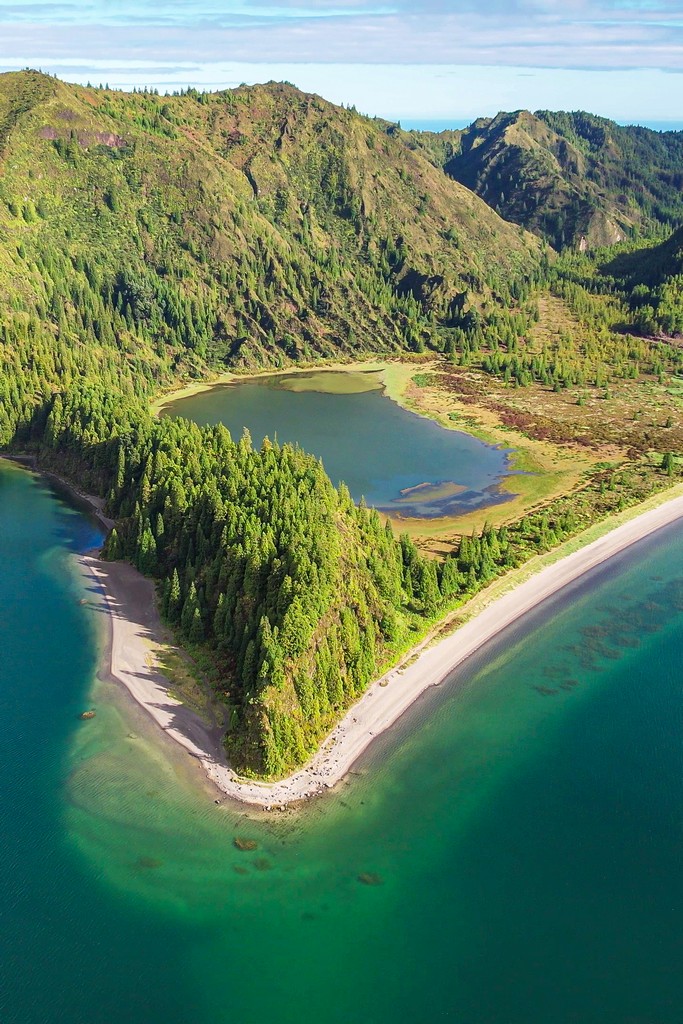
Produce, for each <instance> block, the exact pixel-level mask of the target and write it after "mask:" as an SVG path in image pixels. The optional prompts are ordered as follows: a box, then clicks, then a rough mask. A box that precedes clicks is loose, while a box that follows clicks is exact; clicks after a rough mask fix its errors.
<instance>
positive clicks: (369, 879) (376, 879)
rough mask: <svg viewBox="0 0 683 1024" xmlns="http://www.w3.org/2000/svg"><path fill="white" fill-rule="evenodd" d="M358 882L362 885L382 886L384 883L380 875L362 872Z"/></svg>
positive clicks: (372, 872)
mask: <svg viewBox="0 0 683 1024" xmlns="http://www.w3.org/2000/svg"><path fill="white" fill-rule="evenodd" d="M358 881H359V882H360V883H361V885H382V884H383V881H382V878H381V876H380V875H378V874H375V872H374V871H361V873H360V875H358Z"/></svg>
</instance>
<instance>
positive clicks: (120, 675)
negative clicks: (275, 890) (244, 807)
mask: <svg viewBox="0 0 683 1024" xmlns="http://www.w3.org/2000/svg"><path fill="white" fill-rule="evenodd" d="M676 490H677V491H678V493H677V495H676V496H675V497H671V498H670V499H668V500H666V498H665V500H664V501H663V502H662V503H661V504H659V505H657V506H655V507H650V508H648V509H647V511H643V512H642V513H641V514H639V515H636V517H635V518H632V519H630V520H629V521H627V522H625V523H622V524H621V525H620V526H616V527H615V528H614V529H612V530H611V531H610V532H608V533H606V534H605V535H604V536H601V537H600V538H599V539H597V540H594V541H592V542H591V543H588V544H586V545H585V546H584V547H581V548H579V549H578V550H575V551H573V552H572V553H571V554H568V555H566V556H565V557H562V558H560V559H559V560H558V561H556V562H554V563H553V564H550V565H546V566H545V567H544V568H541V569H540V571H538V572H536V573H535V574H534V575H532V576H530V577H529V578H527V579H525V580H524V581H523V582H521V583H520V584H519V585H517V586H515V587H514V588H513V589H511V590H509V591H507V592H506V593H504V594H502V595H501V596H499V597H496V598H495V599H492V600H491V601H490V603H489V604H487V605H485V606H484V608H483V610H482V611H480V612H479V613H478V614H476V615H475V616H474V617H473V618H471V619H470V620H469V621H467V622H465V624H464V625H462V626H460V627H459V628H458V629H457V630H456V631H455V632H454V633H452V634H451V635H449V636H446V637H445V638H444V639H442V640H440V641H439V642H438V643H436V644H434V645H433V646H427V642H423V644H422V645H418V647H417V648H416V651H419V653H417V656H416V657H415V658H414V660H413V661H412V662H411V663H410V664H408V665H407V667H405V668H394V669H392V670H391V671H389V672H388V673H387V674H386V675H385V676H383V677H382V678H381V679H378V680H377V681H376V682H374V683H373V684H372V685H371V686H370V687H369V688H368V690H367V691H366V692H365V694H364V695H363V697H361V698H360V700H359V701H358V702H357V703H356V704H355V705H354V706H353V707H352V708H351V709H350V710H349V711H348V712H347V714H346V715H345V716H344V718H343V719H342V720H341V721H340V722H339V724H338V725H337V726H336V727H335V729H334V730H333V731H332V733H331V734H330V735H329V736H328V737H327V739H326V740H325V741H324V742H323V744H322V745H321V747H320V749H319V751H318V752H317V753H316V754H315V755H314V757H313V758H312V759H311V761H310V762H309V763H308V764H307V765H306V766H305V767H304V768H302V769H301V770H300V771H298V772H296V773H295V774H293V775H291V776H290V777H289V778H287V779H283V780H282V781H279V782H274V783H259V782H252V781H246V780H245V781H243V780H240V779H239V778H238V776H236V774H235V773H234V772H233V771H232V769H231V768H230V767H229V765H228V764H227V762H226V759H225V755H224V753H223V746H222V743H221V735H220V731H219V730H215V729H214V730H211V729H210V728H209V727H208V726H206V725H205V724H204V722H203V721H202V720H201V719H200V718H199V717H198V716H197V715H195V714H194V713H193V712H192V711H190V710H189V709H188V708H186V707H185V706H184V705H183V704H181V703H180V702H179V701H177V700H176V699H175V698H173V697H172V696H171V695H170V694H169V691H168V687H169V683H168V681H167V680H166V679H165V678H164V676H163V675H162V674H161V673H160V672H159V671H158V670H157V669H156V668H154V667H152V665H153V658H152V651H153V648H154V645H155V644H159V643H163V642H164V637H163V631H162V626H161V623H160V620H159V616H158V613H157V611H156V604H155V599H154V587H153V584H152V583H151V581H150V580H148V579H145V578H144V577H143V576H141V575H140V574H139V573H138V572H137V571H136V570H135V569H134V568H133V567H132V566H130V565H128V564H126V563H121V562H116V563H111V562H103V561H101V560H99V559H97V558H93V557H89V556H86V557H84V558H83V562H84V564H85V565H86V566H87V568H88V571H89V572H90V574H91V576H92V577H93V579H94V580H95V581H96V582H97V584H98V586H99V587H100V588H101V589H102V591H103V593H104V595H105V600H106V605H107V608H108V610H109V614H110V621H111V644H110V650H109V657H108V661H109V664H108V665H107V666H106V668H107V674H109V675H111V676H112V677H113V678H114V679H115V680H117V681H118V682H120V683H121V684H122V685H123V686H124V687H125V688H126V689H127V690H128V692H129V693H130V694H131V696H132V697H133V698H134V699H135V700H136V701H137V702H138V704H140V706H141V707H143V708H144V709H145V710H146V711H147V712H148V713H149V714H150V715H151V716H152V718H153V719H154V720H155V721H156V722H157V723H158V724H159V725H160V726H161V728H162V729H163V730H164V731H165V732H166V733H167V734H168V735H169V736H170V737H171V738H172V739H174V740H175V741H176V742H178V743H180V744H181V745H182V746H183V747H185V749H186V750H187V751H188V752H189V753H190V754H191V755H192V756H193V757H195V758H197V759H198V760H199V762H200V763H201V765H202V767H203V768H204V770H205V772H206V774H207V776H208V777H209V779H210V780H211V781H212V782H213V783H214V784H215V786H216V787H217V788H218V789H219V790H221V792H222V793H224V794H225V795H226V796H228V797H229V798H231V799H234V800H238V801H240V802H242V803H247V804H251V805H255V806H260V807H262V808H269V809H270V808H277V807H284V806H286V805H289V804H292V803H296V802H299V801H302V800H306V799H308V798H309V797H312V796H315V795H317V794H319V793H321V792H323V791H325V790H326V789H330V788H332V787H333V786H334V785H336V784H337V783H338V782H339V781H341V780H342V779H343V778H344V776H345V775H347V773H348V772H349V770H350V769H351V768H352V766H353V765H354V763H355V762H356V761H357V760H358V758H359V757H360V755H361V754H362V753H363V752H364V751H365V750H366V749H367V747H368V746H369V745H370V744H371V743H372V741H373V740H374V739H375V738H376V737H377V736H378V735H380V734H381V733H383V732H385V731H386V730H387V729H389V728H390V727H391V726H392V725H393V724H394V723H395V722H396V721H397V720H398V719H399V718H400V717H401V716H402V715H403V714H404V713H405V711H406V710H407V709H408V708H409V707H410V706H411V705H412V704H413V703H414V702H415V701H416V700H417V698H418V697H420V696H421V695H422V694H423V693H424V692H425V691H426V690H428V689H429V688H430V687H432V686H436V685H439V684H440V683H442V682H443V681H444V679H446V677H447V676H449V675H450V674H451V673H452V672H453V671H454V670H455V669H456V668H458V667H459V666H460V665H462V664H463V662H465V661H466V660H467V659H468V658H469V657H470V656H471V655H473V654H474V653H475V652H476V651H478V650H479V649H480V648H481V647H482V646H483V645H484V644H486V643H487V642H488V641H489V640H491V639H493V638H494V637H495V636H496V635H497V634H498V633H500V632H501V631H502V630H503V629H505V628H506V627H507V626H509V625H511V624H512V623H514V622H516V621H518V620H520V619H522V618H523V616H524V615H526V614H528V613H529V612H531V611H532V610H533V609H534V608H536V607H537V606H538V605H539V604H541V603H542V602H543V601H545V600H546V599H547V598H549V597H551V596H552V595H553V594H555V593H557V592H558V591H559V590H561V589H562V588H563V587H565V586H567V585H568V584H569V583H572V582H573V581H574V580H576V579H578V578H579V577H581V576H582V575H583V574H584V573H586V572H588V571H589V570H590V569H593V568H595V567H596V566H598V565H600V564H602V563H603V562H606V561H607V560H609V559H610V558H612V557H614V556H615V555H617V554H619V553H620V552H622V551H624V550H626V549H627V548H629V547H630V546H631V545H633V544H635V543H637V542H638V541H639V540H642V539H643V538H645V537H647V536H649V535H650V534H652V533H654V532H656V531H657V530H659V529H661V528H662V527H664V526H667V525H669V524H671V523H673V522H675V521H676V520H678V519H681V518H683V494H681V493H680V490H681V489H680V488H676ZM648 504H651V503H648ZM482 597H483V598H484V599H485V597H486V595H485V594H483V595H479V596H478V597H477V598H475V601H477V603H478V604H481V601H482ZM461 612H464V613H467V608H466V607H465V608H463V609H461ZM420 647H422V648H423V649H422V650H420Z"/></svg>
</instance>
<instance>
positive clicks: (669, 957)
mask: <svg viewBox="0 0 683 1024" xmlns="http://www.w3.org/2000/svg"><path fill="white" fill-rule="evenodd" d="M681 536H682V533H681V527H680V526H678V527H674V528H671V529H668V530H667V531H664V532H663V533H662V534H660V535H659V537H657V538H655V539H653V540H649V541H647V542H646V543H645V544H643V545H641V546H640V547H639V548H638V549H635V550H633V551H631V553H630V554H629V556H628V557H625V558H624V557H621V558H619V559H617V560H614V561H613V562H611V563H609V565H608V566H607V567H603V568H602V569H601V570H599V571H597V572H595V573H592V574H591V575H590V576H589V577H588V578H586V579H584V581H583V582H580V583H577V584H576V585H574V586H573V587H572V588H571V592H570V594H569V595H567V594H565V595H563V596H558V597H556V598H555V599H553V601H552V602H551V603H550V605H548V606H546V607H545V608H543V609H542V610H541V611H539V612H538V613H537V614H536V615H535V616H533V618H531V619H530V620H528V621H527V622H526V623H525V625H524V627H521V626H518V627H516V628H515V629H513V630H509V631H508V632H507V634H506V635H505V636H504V637H503V638H502V639H501V640H500V641H499V642H497V643H496V644H495V645H493V646H489V648H487V650H486V651H485V652H482V654H481V655H480V656H478V658H477V659H476V660H474V661H472V662H471V663H470V665H469V666H468V668H467V670H466V671H464V672H461V673H459V674H458V676H457V678H456V679H455V680H454V681H453V683H452V684H451V685H449V686H446V687H444V688H443V689H442V690H440V691H439V690H436V691H434V692H433V693H432V694H430V695H429V696H428V697H427V698H425V699H423V700H422V701H421V702H420V703H419V705H418V706H417V708H416V709H415V710H414V712H412V713H410V714H409V715H407V716H406V717H405V718H404V720H403V722H402V723H401V724H400V726H399V728H398V729H396V730H394V732H393V733H392V734H390V735H387V736H385V737H382V738H381V739H380V740H379V742H378V744H377V745H376V746H375V748H374V750H373V751H372V752H371V755H370V757H368V758H366V759H364V760H363V762H362V763H361V764H360V765H359V766H358V767H357V770H356V772H354V774H353V775H352V776H351V777H350V778H349V779H348V780H347V782H346V783H345V784H344V785H343V786H342V787H340V789H339V791H338V792H337V793H336V794H333V795H331V796H330V797H328V798H325V799H322V800H320V801H318V802H316V803H314V804H312V805H311V806H309V807H308V808H306V811H305V813H304V814H303V815H299V816H297V815H294V814H292V815H287V816H283V817H279V816H278V817H269V816H258V815H253V814H252V813H251V812H246V811H244V810H242V809H233V808H227V807H226V806H219V807H217V806H216V805H215V804H214V803H213V796H212V794H210V793H208V792H207V791H206V789H205V788H204V787H203V786H202V783H201V779H200V776H199V775H198V774H197V771H196V767H195V765H194V763H193V762H192V760H191V759H190V758H187V757H186V756H185V755H184V754H183V753H182V752H181V751H180V750H178V749H177V748H176V747H175V746H173V744H171V743H170V742H168V741H166V739H165V737H163V736H161V735H160V734H159V733H158V732H157V731H156V730H154V729H153V728H152V727H151V725H150V724H149V723H148V722H147V720H146V718H144V716H143V715H142V713H141V712H139V711H138V709H136V708H135V707H132V706H131V704H130V702H129V701H128V700H127V698H126V697H125V696H124V695H122V694H120V693H119V691H118V689H116V688H114V687H112V686H108V685H104V684H97V685H96V687H95V690H94V693H91V690H90V684H91V679H92V673H93V671H94V668H95V658H96V645H95V627H96V624H97V621H98V613H97V612H96V611H94V610H93V609H92V608H91V607H90V604H89V602H90V599H91V596H92V595H91V594H90V593H89V592H88V591H87V590H84V589H83V584H82V583H81V582H80V581H79V580H78V579H77V578H76V577H75V576H74V575H73V573H72V571H71V570H70V568H69V552H70V551H72V550H75V549H79V548H83V547H87V546H88V545H90V544H92V543H94V542H96V540H97V530H96V529H95V528H94V527H92V526H91V525H90V524H89V523H88V522H87V520H86V519H85V518H84V517H83V516H82V515H80V514H78V513H76V512H74V511H73V510H71V509H70V508H69V507H68V506H67V505H65V504H63V502H61V501H60V500H58V499H57V498H56V496H55V495H54V494H53V493H52V491H51V490H50V489H49V488H48V487H46V486H45V485H44V484H43V483H41V482H40V481H39V480H37V479H36V478H34V477H32V476H30V475H29V474H27V473H24V472H22V471H20V470H18V469H14V468H4V467H3V466H2V464H0V564H2V567H3V572H2V573H1V574H0V609H1V611H2V614H1V615H0V644H1V645H2V646H1V650H2V660H1V662H0V681H1V684H0V685H1V689H0V702H1V703H2V709H3V729H2V730H1V732H0V817H1V819H2V821H1V826H2V832H3V844H2V853H1V858H2V860H1V863H2V871H1V872H0V905H1V906H2V908H3V913H2V923H1V925H0V941H1V943H2V948H1V949H0V955H1V956H2V963H3V971H2V977H1V979H0V986H1V987H0V1017H1V1019H2V1020H3V1024H5V1022H7V1024H63V1022H66V1021H68V1022H69V1024H105V1022H106V1024H111V1022H112V1021H114V1022H116V1021H122V1022H123V1021H126V1024H189V1022H197V1024H205V1022H206V1024H208V1022H212V1024H213V1022H218V1024H228V1022H235V1021H237V1022H239V1024H263V1022H264V1021H270V1020H273V1021H278V1022H283V1024H295V1022H296V1024H336V1022H340V1024H341V1022H345V1024H346V1022H349V1021H358V1022H361V1021H362V1022H364V1024H365V1022H372V1024H389V1022H391V1024H404V1022H405V1024H413V1022H414V1021H423V1020H429V1021H441V1020H444V1021H446V1020H456V1021H459V1022H463V1024H577V1022H580V1024H625V1022H627V1021H634V1022H635V1021H648V1022H656V1024H680V1007H681V1005H683V976H682V974H681V971H680V948H681V924H680V922H681V919H682V916H683V915H682V912H683V877H682V876H681V872H680V851H681V849H682V848H683V825H682V822H683V771H682V770H681V769H682V768H683V762H682V754H681V749H682V748H681V734H682V732H683V728H682V727H683V710H682V708H683V705H682V703H681V685H682V684H681V673H680V650H681V643H682V642H683V545H681ZM569 597H571V601H569V600H568V598H569ZM84 599H85V600H86V601H88V604H86V605H82V604H81V603H80V602H81V601H82V600H84ZM91 705H92V706H94V707H95V708H96V710H97V717H96V718H95V719H93V720H92V721H90V722H79V721H78V714H79V713H80V712H81V711H82V710H83V709H84V708H85V707H90V706H91ZM236 836H241V837H244V838H248V839H252V840H255V841H256V842H257V843H258V848H257V849H256V850H253V851H251V852H242V851H240V850H238V849H236V848H235V846H234V844H233V840H234V838H235V837H236ZM361 876H365V882H363V881H359V877H361ZM368 881H370V882H376V883H378V884H366V883H367V882H368Z"/></svg>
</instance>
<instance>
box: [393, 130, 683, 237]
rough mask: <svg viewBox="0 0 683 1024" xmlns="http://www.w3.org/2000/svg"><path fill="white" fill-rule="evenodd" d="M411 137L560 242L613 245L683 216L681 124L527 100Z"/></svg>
mask: <svg viewBox="0 0 683 1024" xmlns="http://www.w3.org/2000/svg"><path fill="white" fill-rule="evenodd" d="M409 134H410V135H411V136H412V137H413V144H414V145H415V146H416V147H417V148H418V149H420V150H421V151H423V152H424V153H425V155H427V156H428V157H429V158H430V159H431V160H432V161H433V162H435V163H437V164H439V165H440V166H443V167H444V168H445V170H446V172H447V173H448V174H449V175H451V176H452V177H453V178H455V179H457V180H458V181H460V182H462V183H463V184H464V185H466V186H467V187H468V188H470V189H472V190H474V191H475V192H476V193H477V194H478V195H480V196H481V197H482V198H483V199H485V200H486V202H487V203H488V204H489V205H490V206H491V207H492V208H493V209H495V210H497V211H498V212H499V213H500V214H501V215H502V216H503V217H505V219H506V220H510V221H513V222H514V223H516V224H521V225H523V226H524V227H526V228H528V229H529V230H531V231H534V232H535V233H537V234H539V235H541V236H542V237H544V238H545V239H546V240H547V241H549V242H550V243H551V245H553V246H554V247H555V248H557V249H561V248H564V247H565V246H579V245H581V244H584V245H586V246H588V247H591V248H592V247H595V246H602V245H611V244H614V243H616V242H619V241H621V240H622V239H624V238H626V237H629V236H631V235H633V234H634V233H635V234H643V235H647V234H650V233H652V232H653V231H654V232H655V233H657V232H660V233H661V231H662V228H669V229H671V227H672V226H673V225H675V224H677V223H680V222H681V221H682V220H683V191H682V189H683V133H682V132H664V133H661V132H655V131H651V130H650V129H648V128H641V127H637V126H633V125H631V126H626V127H624V126H621V125H617V124H615V123H614V122H613V121H609V120H607V119H605V118H601V117H596V116H595V115H592V114H586V113H583V112H575V113H564V112H559V113H553V112H551V111H537V112H536V113H535V114H531V113H529V111H526V110H521V111H515V112H514V113H500V114H498V115H497V116H496V117H494V118H480V119H479V120H477V121H475V122H474V123H473V124H472V125H470V126H469V127H468V128H466V129H464V130H463V131H460V132H456V131H453V132H445V133H443V134H442V135H432V136H428V135H424V136H423V135H420V136H417V133H409Z"/></svg>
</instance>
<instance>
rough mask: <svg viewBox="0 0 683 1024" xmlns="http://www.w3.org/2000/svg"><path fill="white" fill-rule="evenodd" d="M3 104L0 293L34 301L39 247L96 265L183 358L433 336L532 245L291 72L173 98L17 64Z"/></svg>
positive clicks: (526, 257) (234, 361)
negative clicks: (286, 78) (260, 82)
mask: <svg viewBox="0 0 683 1024" xmlns="http://www.w3.org/2000/svg"><path fill="white" fill-rule="evenodd" d="M0 111H1V112H2V113H1V114H0V124H2V125H3V128H2V134H1V136H0V137H1V138H2V140H3V143H2V145H3V155H2V177H1V179H0V295H1V294H3V291H4V293H5V295H7V296H12V295H13V294H14V289H15V287H16V283H17V278H18V277H20V278H22V279H23V281H24V284H23V287H22V289H21V290H22V291H23V292H24V294H25V295H26V296H27V299H29V300H30V298H31V296H33V295H35V293H36V292H38V291H39V290H41V289H42V280H43V278H44V274H43V273H42V272H41V269H40V268H41V264H42V261H43V260H44V259H49V260H53V261H54V260H57V262H58V263H61V264H62V265H63V274H64V275H66V276H68V274H70V273H72V272H73V267H74V266H75V267H76V272H77V273H84V274H85V276H86V278H89V269H91V268H95V267H96V268H97V270H96V276H97V284H96V290H97V291H98V292H101V291H102V289H103V288H104V289H106V290H107V292H108V296H109V299H110V301H111V303H112V304H113V305H114V306H117V307H118V306H120V307H121V308H120V312H121V313H122V314H123V316H124V318H125V319H126V321H127V323H128V326H129V327H130V326H133V327H134V328H135V329H136V330H141V331H143V332H146V333H147V334H149V335H150V337H151V336H152V335H154V336H155V337H157V338H158V331H159V329H161V330H162V332H163V334H164V335H165V337H164V342H165V343H166V345H169V344H170V346H171V347H172V348H173V349H174V350H178V351H179V353H180V354H179V356H178V358H180V359H181V362H182V365H183V368H186V369H188V370H191V369H192V368H194V369H196V370H198V371H199V370H200V368H201V366H202V364H203V362H204V361H205V360H208V361H210V362H212V363H216V362H221V361H222V362H224V363H227V364H229V365H232V366H234V365H242V366H249V365H263V364H275V365H280V364H283V363H286V362H288V361H292V360H297V359H301V358H312V357H315V356H328V357H329V356H338V355H339V354H342V353H348V354H354V353H357V352H358V351H362V350H368V349H377V350H380V349H381V350H385V351H386V350H388V349H392V348H393V349H397V350H399V349H402V348H409V349H415V350H421V349H422V348H423V347H424V346H425V345H429V344H431V343H432V342H433V340H434V338H435V330H436V327H437V326H438V325H439V324H440V323H442V322H448V323H450V322H452V321H453V319H454V317H456V316H457V314H459V313H461V312H462V311H463V307H464V306H465V304H466V303H467V304H468V305H469V304H470V303H472V304H473V305H474V306H475V307H481V306H483V304H485V303H486V301H487V300H488V299H490V298H492V297H493V298H499V299H503V300H505V298H506V297H508V296H509V288H510V284H511V283H512V282H513V281H514V280H515V279H516V278H519V277H520V275H526V274H528V272H529V270H530V267H531V266H532V262H533V259H534V250H535V242H534V240H533V239H532V238H531V237H530V236H529V237H523V236H521V235H520V234H519V232H518V231H516V230H515V229H514V228H513V227H511V226H510V225H508V224H506V223H504V222H503V221H502V220H501V219H500V218H499V217H497V216H496V215H495V214H494V213H492V211H490V210H489V209H488V208H487V207H486V205H485V204H484V203H482V202H481V201H480V200H478V199H477V198H476V197H475V196H473V195H472V194H471V193H470V192H468V191H467V190H466V189H464V188H463V187H462V186H460V185H459V184H458V183H456V182H453V181H449V180H447V179H446V180H444V177H443V175H441V174H440V173H439V172H438V170H437V169H435V168H434V167H433V166H431V165H430V164H429V163H428V162H427V161H426V160H424V159H423V158H422V157H421V156H419V155H418V154H414V153H412V152H410V151H408V150H407V149H406V147H405V146H403V145H402V144H401V142H400V141H394V140H391V139H389V138H387V136H386V135H385V134H384V133H383V132H382V131H381V129H380V128H379V127H378V126H376V125H375V124H374V123H373V122H372V121H370V120H368V119H365V118H361V117H360V116H359V115H357V114H354V113H351V112H350V111H345V110H340V109H338V108H335V107H333V106H332V105H331V104H328V103H325V102H324V101H322V100H320V99H318V98H317V97H315V96H310V95H304V94H302V93H299V92H297V91H296V90H295V89H293V88H292V87H290V86H286V85H270V86H260V87H255V88H246V87H245V88H242V89H237V90H235V91H233V92H226V93H219V94H214V95H211V96H203V95H200V94H198V93H191V94H187V95H185V96H177V97H168V98H162V97H158V96H154V95H149V94H135V95H126V94H121V93H115V92H106V91H99V90H94V89H84V88H79V87H76V86H67V85H64V84H62V83H61V82H58V81H56V80H53V79H50V78H46V77H44V76H41V75H38V74H32V73H22V74H17V75H5V76H2V78H1V79H0ZM67 263H68V264H70V265H71V268H72V269H69V268H68V267H66V264H67ZM36 267H37V272H36V269H35V268H36ZM90 276H92V275H90ZM162 325H163V326H162ZM190 325H191V326H190ZM167 354H168V349H167V348H164V356H165V355H167Z"/></svg>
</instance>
